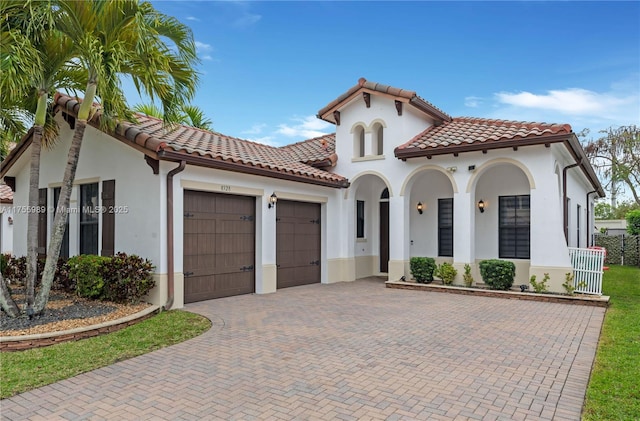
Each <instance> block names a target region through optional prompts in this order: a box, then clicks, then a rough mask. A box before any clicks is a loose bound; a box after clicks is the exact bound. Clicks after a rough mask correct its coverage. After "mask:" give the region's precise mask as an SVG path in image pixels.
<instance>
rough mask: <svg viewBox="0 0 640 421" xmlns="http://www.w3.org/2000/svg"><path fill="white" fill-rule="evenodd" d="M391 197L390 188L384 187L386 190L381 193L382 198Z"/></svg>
mask: <svg viewBox="0 0 640 421" xmlns="http://www.w3.org/2000/svg"><path fill="white" fill-rule="evenodd" d="M388 198H389V189H388V188H387V187H385V188H384V190H382V193H381V194H380V199H381V200H382V199H388Z"/></svg>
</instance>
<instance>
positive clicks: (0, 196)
mask: <svg viewBox="0 0 640 421" xmlns="http://www.w3.org/2000/svg"><path fill="white" fill-rule="evenodd" d="M0 202H2V203H13V190H11V187H9V186H7V185H6V184H0Z"/></svg>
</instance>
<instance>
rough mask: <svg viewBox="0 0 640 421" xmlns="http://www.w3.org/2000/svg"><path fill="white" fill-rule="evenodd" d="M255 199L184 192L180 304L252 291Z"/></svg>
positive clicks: (253, 284)
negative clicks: (182, 278) (182, 301)
mask: <svg viewBox="0 0 640 421" xmlns="http://www.w3.org/2000/svg"><path fill="white" fill-rule="evenodd" d="M254 219H255V198H253V197H245V196H233V195H229V194H216V193H207V192H199V191H188V190H185V192H184V301H185V303H192V302H194V301H202V300H209V299H211V298H220V297H229V296H232V295H240V294H248V293H251V292H254V291H255V278H254V273H255V271H254V264H255V222H254Z"/></svg>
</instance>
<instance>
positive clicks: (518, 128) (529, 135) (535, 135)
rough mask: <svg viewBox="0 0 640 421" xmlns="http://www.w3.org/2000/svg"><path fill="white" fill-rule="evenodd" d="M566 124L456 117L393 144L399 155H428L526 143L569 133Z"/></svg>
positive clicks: (569, 128)
mask: <svg viewBox="0 0 640 421" xmlns="http://www.w3.org/2000/svg"><path fill="white" fill-rule="evenodd" d="M572 133H573V132H572V131H571V126H570V125H568V124H547V123H534V122H524V121H509V120H491V119H485V118H473V117H456V118H454V119H452V120H451V121H450V122H446V123H443V124H442V125H440V126H430V127H429V128H427V129H426V130H425V131H423V132H422V133H420V134H418V135H417V136H415V137H414V138H413V139H411V140H410V141H408V142H407V143H405V144H403V145H400V146H398V147H397V148H396V156H397V157H398V158H402V157H408V155H411V156H428V155H437V154H445V153H453V152H454V151H460V152H464V149H465V148H467V149H468V150H480V149H494V148H500V147H511V146H517V145H518V143H521V144H522V145H525V144H527V143H528V141H530V140H535V141H538V140H541V139H544V138H546V137H548V136H557V135H570V134H572Z"/></svg>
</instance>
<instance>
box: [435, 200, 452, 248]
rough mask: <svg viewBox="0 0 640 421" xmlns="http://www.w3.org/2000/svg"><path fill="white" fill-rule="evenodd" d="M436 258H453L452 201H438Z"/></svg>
mask: <svg viewBox="0 0 640 421" xmlns="http://www.w3.org/2000/svg"><path fill="white" fill-rule="evenodd" d="M438 256H447V257H452V256H453V199H452V198H449V199H438Z"/></svg>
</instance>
